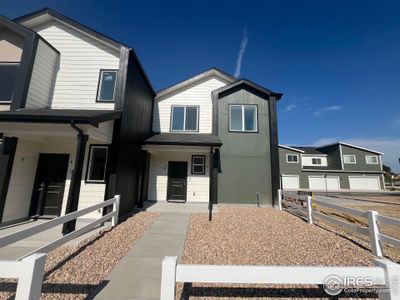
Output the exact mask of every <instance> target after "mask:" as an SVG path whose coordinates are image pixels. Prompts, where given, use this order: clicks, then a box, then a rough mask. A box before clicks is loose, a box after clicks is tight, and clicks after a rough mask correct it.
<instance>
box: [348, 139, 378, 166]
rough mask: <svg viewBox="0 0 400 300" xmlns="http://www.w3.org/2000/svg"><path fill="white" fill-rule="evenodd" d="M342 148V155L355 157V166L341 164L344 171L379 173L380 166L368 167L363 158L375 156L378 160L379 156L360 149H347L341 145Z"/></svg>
mask: <svg viewBox="0 0 400 300" xmlns="http://www.w3.org/2000/svg"><path fill="white" fill-rule="evenodd" d="M341 147H342V155H355V156H356V164H343V167H344V170H351V171H381V170H382V169H381V165H380V164H377V165H368V164H367V163H366V160H365V156H366V155H377V156H378V159H379V155H378V154H375V153H372V152H369V151H365V150H361V149H357V148H353V147H349V146H345V145H341Z"/></svg>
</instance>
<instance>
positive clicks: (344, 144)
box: [317, 142, 383, 154]
mask: <svg viewBox="0 0 400 300" xmlns="http://www.w3.org/2000/svg"><path fill="white" fill-rule="evenodd" d="M333 145H343V146H347V147H351V148H356V149H360V150H364V151H367V152H371V153H376V154H383V153H382V152H379V151H376V150H371V149H368V148H364V147H359V146H356V145H352V144H348V143H344V142H335V143H331V144H327V145H323V146H320V147H318V148H317V149H321V148H325V147H328V146H333Z"/></svg>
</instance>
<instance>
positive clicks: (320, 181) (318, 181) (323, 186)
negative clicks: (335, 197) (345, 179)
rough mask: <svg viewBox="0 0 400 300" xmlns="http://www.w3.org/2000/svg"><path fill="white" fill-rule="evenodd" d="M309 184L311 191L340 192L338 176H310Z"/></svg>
mask: <svg viewBox="0 0 400 300" xmlns="http://www.w3.org/2000/svg"><path fill="white" fill-rule="evenodd" d="M308 184H309V188H310V190H328V191H338V190H340V184H339V177H336V176H328V177H326V178H325V177H324V176H309V177H308Z"/></svg>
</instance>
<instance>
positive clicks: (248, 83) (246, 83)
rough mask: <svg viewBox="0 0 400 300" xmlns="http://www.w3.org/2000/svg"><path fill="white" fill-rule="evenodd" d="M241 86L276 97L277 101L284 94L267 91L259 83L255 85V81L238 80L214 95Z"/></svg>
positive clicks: (218, 90)
mask: <svg viewBox="0 0 400 300" xmlns="http://www.w3.org/2000/svg"><path fill="white" fill-rule="evenodd" d="M240 86H248V87H250V88H252V89H254V90H256V91H257V92H259V93H261V94H265V95H268V96H275V97H276V100H279V99H280V98H281V97H282V96H283V94H282V93H276V92H273V91H271V90H269V89H266V88H265V87H262V86H261V85H258V84H257V83H254V82H253V81H250V80H248V79H239V80H236V81H235V82H232V83H230V84H228V85H226V86H223V87H221V88H219V89H217V90H215V91H213V94H220V93H223V92H225V91H228V90H230V89H233V88H235V87H240Z"/></svg>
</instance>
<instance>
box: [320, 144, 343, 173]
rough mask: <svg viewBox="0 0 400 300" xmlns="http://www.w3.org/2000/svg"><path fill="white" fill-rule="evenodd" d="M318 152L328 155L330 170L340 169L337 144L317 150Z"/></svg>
mask: <svg viewBox="0 0 400 300" xmlns="http://www.w3.org/2000/svg"><path fill="white" fill-rule="evenodd" d="M318 150H319V151H321V152H323V153H325V154H327V155H328V158H327V159H328V166H329V167H330V168H331V169H336V170H341V169H342V161H341V158H340V148H339V144H335V145H331V146H327V147H323V148H319V149H318Z"/></svg>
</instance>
